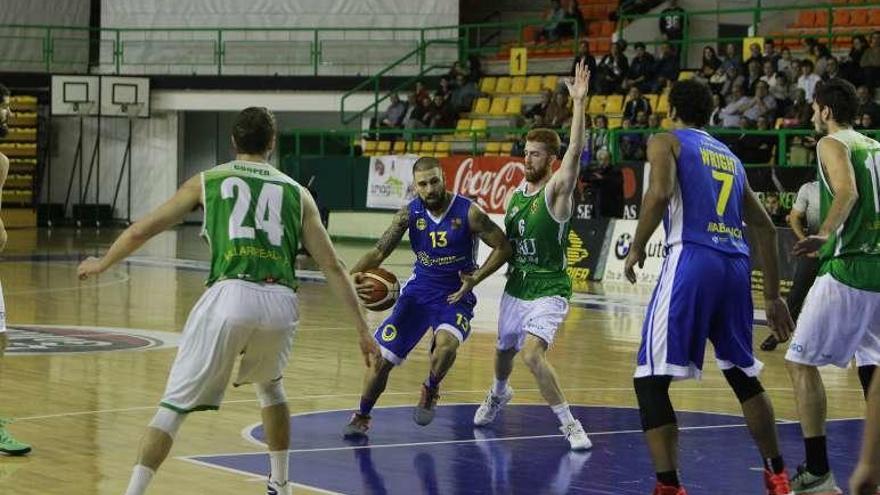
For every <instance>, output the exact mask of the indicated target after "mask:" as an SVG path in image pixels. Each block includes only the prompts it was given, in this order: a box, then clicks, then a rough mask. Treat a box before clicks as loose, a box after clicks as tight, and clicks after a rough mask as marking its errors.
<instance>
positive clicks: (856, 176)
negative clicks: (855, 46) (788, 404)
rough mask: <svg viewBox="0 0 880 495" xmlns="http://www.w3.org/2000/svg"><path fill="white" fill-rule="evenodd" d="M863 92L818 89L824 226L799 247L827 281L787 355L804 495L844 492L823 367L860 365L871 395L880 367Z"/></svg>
mask: <svg viewBox="0 0 880 495" xmlns="http://www.w3.org/2000/svg"><path fill="white" fill-rule="evenodd" d="M858 107H859V103H858V99H857V98H856V92H855V88H854V87H853V86H852V84H850V83H848V82H846V81H843V80H841V79H832V80H831V81H829V82H827V83H825V84H822V85H821V86H819V87H818V88H816V94H815V96H814V99H813V123H814V124H815V127H816V130H817V131H819V132H827V133H828V134H827V135H826V136H825V137H823V138H822V139H820V140H819V142H818V143H817V146H816V152H817V153H816V154H817V156H818V158H819V204H820V216H821V218H822V225H821V227H820V228H819V232H818V233H817V234H816V235H812V236H809V237H807V238H806V239H803V240H801V241H800V242H798V243H797V244H796V245H795V254H799V255H808V254H811V253H815V252H816V251H818V252H819V260H820V263H821V265H820V267H819V276H818V278H816V281H815V283H814V284H813V287H812V288H811V289H810V292H809V293H808V294H807V298H806V300H805V301H804V310H803V312H802V313H801V315H800V318H799V319H798V324H797V329H796V330H795V333H794V337H793V338H792V341H791V345H790V346H789V347H788V352H787V353H786V354H785V359H786V360H787V363H786V364H787V366H788V370H789V374H790V375H791V380H792V383H793V385H794V391H795V394H794V397H795V400H796V402H797V405H798V414H799V415H800V421H801V429H802V430H803V434H804V444H805V447H806V454H807V462H806V465H805V466H804V467H803V469H801V470H800V471H799V472H798V475H797V476H796V477H795V478H794V479H792V483H791V484H792V488H793V489H794V492H795V493H796V494H802V493H809V494H825V493H840V492H839V489H838V488H837V486H836V484H835V482H834V476H833V475H832V473H831V470H830V469H829V466H828V454H827V451H826V448H825V389H824V386H823V384H822V377H821V376H820V375H819V371H818V367H819V366H824V365H828V364H833V365H836V366H840V367H846V366H848V365H849V363H850V361H852V359H853V357H855V360H856V366H858V368H859V378H860V379H861V382H862V387H863V388H864V390H865V393H866V394H867V391H868V389H869V386H870V382H871V377H872V376H873V375H874V371H875V369H876V368H877V364H878V363H880V143H878V142H877V141H874V140H873V139H870V138H868V137H866V136H864V135H862V134H859V133H858V132H856V131H854V130H853V129H852V123H853V121H854V120H855V118H856V112H857V109H858Z"/></svg>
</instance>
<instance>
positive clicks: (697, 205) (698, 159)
mask: <svg viewBox="0 0 880 495" xmlns="http://www.w3.org/2000/svg"><path fill="white" fill-rule="evenodd" d="M669 102H670V107H671V118H672V119H673V122H674V125H675V129H674V130H673V131H671V132H668V133H661V134H657V135H655V136H654V137H653V138H652V139H651V141H650V143H649V144H648V160H649V161H650V163H651V170H650V177H649V186H648V190H647V191H646V192H645V196H644V200H643V203H642V210H641V213H640V216H639V223H638V227H637V228H636V233H635V238H634V239H633V243H632V245H631V247H630V251H629V253H628V254H627V258H626V262H625V268H626V275H627V278H628V279H629V280H630V281H631V282H633V283H635V281H636V276H635V272H634V268H635V266H636V265H637V264H638V265H640V266H641V264H642V263H643V262H644V260H645V244H646V243H647V241H648V239H649V238H650V237H651V234H652V233H653V232H654V230H655V229H656V228H657V226H658V224H659V223H660V221H661V219H662V220H663V226H664V228H665V230H666V244H667V246H668V247H667V249H668V253H667V256H666V259H665V260H664V262H663V268H662V270H661V274H660V281H659V282H658V284H657V287H656V288H655V289H654V294H653V296H652V297H651V301H650V303H649V305H648V311H647V315H646V317H645V322H644V325H643V328H642V344H641V347H640V348H639V353H638V366H637V368H636V372H635V379H634V381H633V382H634V387H635V391H636V396H637V398H638V402H639V410H640V412H641V418H642V429H643V430H644V431H645V437H646V439H647V443H648V449H649V450H650V453H651V457H652V459H653V461H654V468H655V471H656V473H657V485H656V488H655V490H654V493H655V494H656V495H667V494H668V495H682V494H684V493H685V491H684V488H682V487H681V485H680V483H679V481H678V473H677V469H678V462H677V457H678V456H677V450H678V427H677V425H676V418H675V411H674V410H673V408H672V403H671V402H670V400H669V386H670V383H671V381H672V380H673V379H684V378H699V377H700V375H701V373H702V367H703V353H704V351H705V347H706V341H707V340H711V341H712V344H713V345H714V347H715V357H716V359H717V362H718V366H719V367H720V368H721V370H722V371H723V373H724V377H725V378H726V379H727V381H728V383H729V384H730V386H731V388H732V389H733V391H734V393H735V394H736V396H737V399H739V401H740V403H741V405H742V410H743V415H744V416H745V417H746V422H747V423H748V425H749V429H750V430H751V433H752V437H753V438H754V439H755V442H756V443H757V444H758V449H759V450H760V452H761V455H762V457H763V459H764V465H765V472H764V481H765V486H766V489H767V491H766V493H767V494H769V495H788V494H789V486H788V476H787V475H786V473H785V466H784V464H783V462H782V456H781V455H780V452H779V442H778V439H777V434H776V427H775V419H774V415H773V407H772V405H771V404H770V399H769V397H768V396H767V394H766V393H765V392H764V389H763V388H762V386H761V383H760V382H759V381H758V378H757V376H758V372H759V371H760V370H761V366H762V365H761V363H760V362H759V361H758V360H756V359H755V357H754V355H753V353H752V318H753V310H752V292H751V263H750V261H749V246H748V244H747V243H746V240H745V236H744V234H743V223H746V224H747V226H748V228H749V229H750V230H751V231H752V233H753V234H754V238H755V239H756V241H757V242H756V248H757V254H758V257H759V259H760V261H761V266H762V267H763V271H764V298H765V308H766V311H767V320H768V323H769V325H770V327H771V330H773V331H774V332H775V333H776V334H777V335H778V337H779V339H780V340H781V341H785V340H786V339H787V338H788V333H789V332H790V331H791V327H792V326H793V323H792V321H791V316H790V315H789V313H788V308H787V307H786V305H785V302H784V301H783V300H782V298H781V297H780V296H779V273H778V267H777V258H776V255H777V253H776V251H777V248H776V230H775V228H774V227H773V223H772V221H771V220H770V217H769V216H768V215H767V213H766V212H765V211H764V209H763V208H762V207H761V204H760V203H759V202H758V200H757V198H756V197H755V194H754V193H753V192H752V190H751V188H750V187H749V185H748V182H747V181H746V174H745V169H744V168H743V165H742V163H741V162H740V160H739V159H738V158H737V157H736V156H735V155H734V154H733V153H732V152H731V151H730V150H729V149H728V148H727V146H725V145H724V144H722V143H721V142H720V141H718V140H717V139H715V138H713V137H712V136H710V135H709V134H708V133H707V132H706V131H704V130H702V129H701V127H703V126H704V125H706V123H707V122H708V120H709V115H710V113H711V111H712V96H711V94H710V92H709V88H708V87H707V86H706V85H705V84H702V83H700V82H697V81H693V80H691V81H680V82H677V83H676V84H675V85H673V87H672V91H671V92H670V94H669ZM731 491H733V492H736V491H738V489H737V488H734V487H731ZM740 491H741V490H740Z"/></svg>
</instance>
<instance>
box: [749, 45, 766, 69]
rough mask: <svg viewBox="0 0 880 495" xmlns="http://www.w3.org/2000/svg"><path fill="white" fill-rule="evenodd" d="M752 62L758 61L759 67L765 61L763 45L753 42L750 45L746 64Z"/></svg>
mask: <svg viewBox="0 0 880 495" xmlns="http://www.w3.org/2000/svg"><path fill="white" fill-rule="evenodd" d="M752 62H758V67H761V64H763V63H764V55H762V54H761V45H759V44H757V43H752V44H751V45H749V58H747V59H746V66H748V65H749V64H751V63H752Z"/></svg>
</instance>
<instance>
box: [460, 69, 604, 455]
mask: <svg viewBox="0 0 880 495" xmlns="http://www.w3.org/2000/svg"><path fill="white" fill-rule="evenodd" d="M589 77H590V73H589V71H588V70H587V69H586V67H585V66H584V64H583V62H581V63H579V64H578V65H577V67H576V68H575V76H574V80H573V81H566V83H565V84H566V86H567V88H568V92H569V93H570V94H571V97H572V101H573V105H574V106H573V108H572V113H573V117H572V120H571V139H570V142H569V146H568V150H567V151H566V152H565V156H563V157H562V165H561V166H560V168H559V170H558V171H556V172H555V173H554V172H553V169H552V168H551V163H552V162H553V160H554V159H555V158H556V155H557V153H558V152H559V147H560V140H559V135H558V134H556V132H554V131H552V130H549V129H533V130H531V131H530V132H529V133H528V135H527V136H526V146H525V176H526V180H525V182H524V183H523V184H522V185H521V186H520V187H519V188H518V189H517V190H516V191H515V192H514V193H513V196H512V197H511V198H510V202H509V203H508V204H507V213H506V216H505V220H504V224H505V227H506V230H507V237H508V239H510V243H511V244H512V245H513V258H512V260H511V262H510V264H511V265H512V269H511V271H510V273H509V277H508V279H507V285H506V286H505V288H504V295H503V296H502V299H501V310H500V317H499V322H498V343H497V352H496V354H495V383H494V385H493V386H492V389H491V390H490V391H489V393H488V395H487V396H486V399H485V400H484V401H483V404H482V405H481V406H480V407H479V408H478V409H477V412H476V414H475V415H474V424H475V425H476V426H483V425H487V424H489V423H491V422H492V421H493V420H494V419H495V417H496V415H497V414H498V412H499V411H500V410H501V408H502V407H504V405H505V404H507V402H509V401H510V399H511V398H512V397H513V389H511V387H510V385H508V383H507V380H508V377H510V373H511V371H513V359H514V357H515V356H516V354H517V353H519V352H520V351H522V353H523V361H525V363H526V366H527V367H528V368H529V371H531V372H532V375H534V377H535V380H537V382H538V388H539V389H540V391H541V395H542V396H543V397H544V400H546V401H547V403H548V404H549V405H550V407H551V408H552V409H553V412H554V413H556V415H557V417H558V418H559V422H560V423H561V425H562V426H561V428H560V430H561V431H562V433H563V435H565V438H566V439H567V440H568V441H569V443H570V445H571V448H572V449H573V450H584V449H588V448H590V447H591V443H590V439H589V438H588V437H587V434H586V432H585V431H584V428H583V426H581V423H580V421H578V420H576V419H575V418H574V417H573V416H572V414H571V411H570V410H569V407H568V403H567V402H566V401H565V395H563V393H562V387H560V386H559V379H558V378H557V377H556V372H555V371H554V370H553V367H552V366H551V365H550V363H549V362H548V361H547V357H546V353H547V349H548V348H549V347H550V345H551V344H552V343H553V338H554V336H555V335H556V330H557V328H558V327H559V325H560V324H561V323H562V320H563V319H565V315H566V314H567V313H568V299H569V298H570V297H571V279H570V278H569V276H568V273H567V272H566V259H565V243H566V240H567V238H568V230H569V220H570V219H571V214H572V209H573V207H574V199H573V193H574V188H575V184H576V183H577V177H578V167H579V161H580V156H581V151H583V148H584V100H585V98H586V95H587V89H588V81H589Z"/></svg>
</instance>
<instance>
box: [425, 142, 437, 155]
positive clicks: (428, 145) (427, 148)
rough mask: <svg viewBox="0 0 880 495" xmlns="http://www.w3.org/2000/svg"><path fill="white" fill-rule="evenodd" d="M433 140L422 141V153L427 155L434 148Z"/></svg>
mask: <svg viewBox="0 0 880 495" xmlns="http://www.w3.org/2000/svg"><path fill="white" fill-rule="evenodd" d="M434 144H435V143H434V141H422V154H423V155H425V156H429V155H430V154H431V153H433V152H434V150H435V149H436V148H435V146H434Z"/></svg>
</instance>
